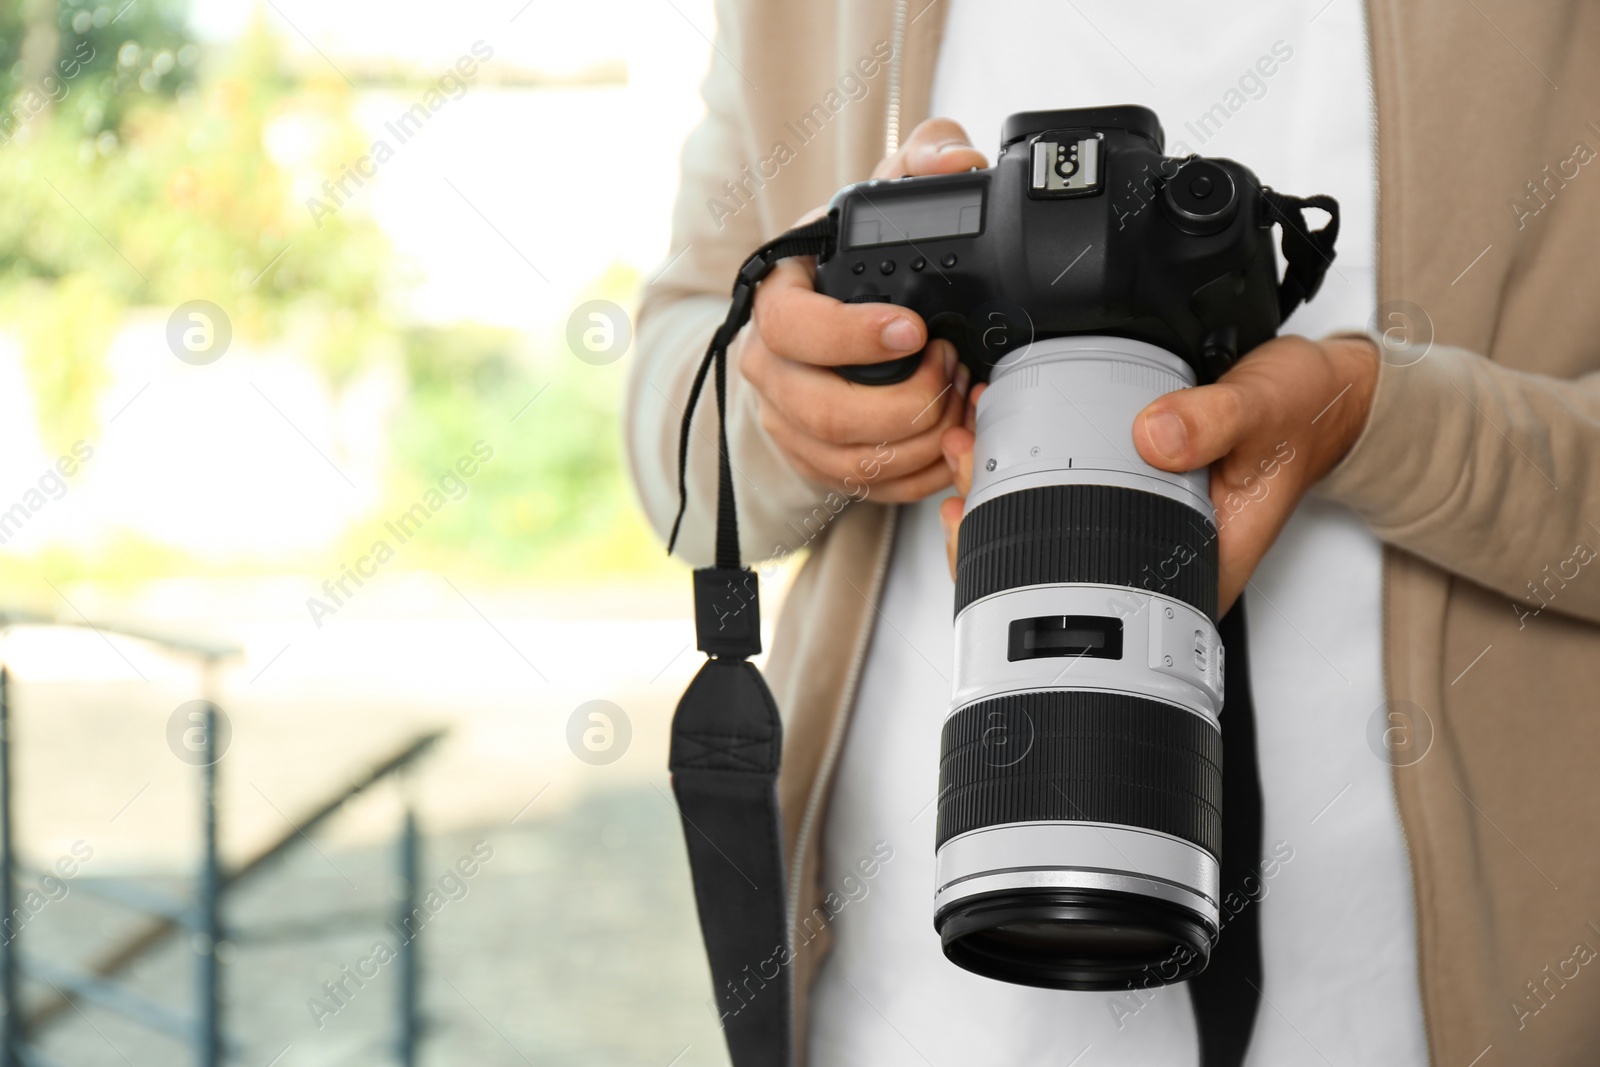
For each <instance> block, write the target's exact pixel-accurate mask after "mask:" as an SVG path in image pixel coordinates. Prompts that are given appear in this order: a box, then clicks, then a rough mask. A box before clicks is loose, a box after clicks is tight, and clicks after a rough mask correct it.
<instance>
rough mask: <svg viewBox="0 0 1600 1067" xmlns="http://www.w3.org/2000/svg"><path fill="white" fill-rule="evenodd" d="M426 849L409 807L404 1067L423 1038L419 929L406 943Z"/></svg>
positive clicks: (404, 865) (401, 926) (403, 912)
mask: <svg viewBox="0 0 1600 1067" xmlns="http://www.w3.org/2000/svg"><path fill="white" fill-rule="evenodd" d="M421 853H422V848H421V839H420V835H419V834H418V833H417V813H416V810H415V809H414V808H412V807H411V805H410V804H409V803H408V804H407V805H406V815H405V822H404V824H403V825H402V826H401V828H400V914H399V916H398V919H399V921H398V922H396V923H395V929H396V930H397V931H398V932H399V933H400V935H401V941H400V949H399V954H400V1004H399V1009H400V1035H399V1037H400V1040H399V1049H398V1051H399V1060H400V1067H416V1065H417V1055H418V1045H419V1043H420V1039H421V1037H422V1014H421V1012H422V968H421V961H420V960H419V959H418V951H417V950H418V948H419V946H418V945H417V937H418V936H420V934H421V932H422V931H421V929H420V928H419V929H418V930H417V931H416V933H414V934H412V936H411V938H410V940H406V939H405V935H406V933H407V932H408V929H409V928H408V927H407V925H406V924H407V922H408V921H409V920H410V919H411V917H412V914H413V912H414V911H415V909H416V908H417V907H418V899H417V898H418V890H419V888H420V886H421V883H422V877H421V873H420V872H421V868H422V855H421Z"/></svg>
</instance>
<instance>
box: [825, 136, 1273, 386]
mask: <svg viewBox="0 0 1600 1067" xmlns="http://www.w3.org/2000/svg"><path fill="white" fill-rule="evenodd" d="M1163 144H1164V135H1163V133H1162V130H1161V124H1160V122H1159V120H1158V119H1157V118H1156V116H1155V114H1154V113H1153V112H1151V111H1150V110H1149V109H1148V108H1143V107H1137V106H1118V107H1102V108H1085V109H1078V110H1062V111H1033V112H1023V113H1019V114H1015V115H1012V116H1010V117H1009V118H1008V119H1007V120H1006V122H1005V126H1004V129H1003V132H1002V135H1001V146H1000V155H999V158H998V160H997V162H996V163H995V165H994V166H993V167H991V168H989V169H987V170H974V171H969V172H967V173H964V174H950V175H935V176H930V177H910V178H895V179H889V180H873V181H866V182H858V183H856V184H854V185H850V186H846V187H845V188H844V189H842V190H840V191H839V193H837V194H836V195H835V196H834V198H833V200H832V202H831V203H830V204H829V209H828V210H829V212H830V213H831V214H832V215H833V216H834V220H835V224H836V226H837V232H838V234H839V239H838V244H837V247H836V249H834V250H832V251H831V253H830V254H828V255H826V256H825V257H824V258H821V259H820V261H819V262H818V265H817V278H816V288H817V291H818V292H821V293H825V294H827V295H829V296H832V297H834V298H836V299H839V300H843V301H846V302H851V303H859V302H867V301H882V302H886V303H892V304H898V305H900V306H902V307H908V308H910V309H912V310H913V311H915V312H917V313H918V314H919V315H921V316H922V317H923V319H924V320H925V321H926V322H927V323H928V327H929V331H930V333H931V334H932V336H934V337H943V338H947V339H949V340H950V341H952V342H954V344H955V346H956V348H957V350H958V351H959V352H960V355H961V358H962V360H963V361H964V362H966V363H967V365H968V366H969V367H970V368H971V370H972V373H973V380H974V381H984V380H986V379H987V376H988V371H989V368H990V367H992V366H993V364H994V363H996V362H997V361H998V360H999V359H1000V358H1002V357H1003V356H1005V355H1007V354H1008V353H1010V352H1013V351H1015V350H1016V349H1018V348H1020V347H1022V346H1024V345H1027V344H1030V343H1032V342H1033V341H1035V340H1043V339H1047V338H1051V337H1061V336H1070V335H1076V334H1095V335H1102V336H1111V337H1124V338H1129V339H1133V340H1138V341H1144V342H1147V343H1149V344H1153V345H1156V346H1158V347H1160V348H1162V349H1165V350H1166V351H1168V352H1171V353H1173V354H1175V355H1177V356H1179V357H1180V358H1182V359H1184V360H1185V361H1186V362H1188V363H1189V364H1190V366H1192V367H1193V368H1194V370H1195V372H1196V376H1197V378H1198V380H1199V381H1201V382H1205V381H1210V380H1214V379H1215V378H1216V377H1217V376H1219V375H1220V374H1221V373H1222V372H1223V371H1225V370H1227V368H1228V367H1229V366H1230V365H1231V364H1232V362H1233V361H1234V359H1235V358H1237V356H1238V355H1239V354H1241V353H1244V352H1248V351H1250V349H1252V348H1254V347H1255V346H1256V345H1259V344H1261V343H1262V342H1264V341H1266V340H1268V339H1269V338H1271V337H1272V336H1273V335H1274V334H1275V333H1276V332H1277V328H1278V324H1279V314H1278V297H1277V289H1278V279H1277V270H1276V261H1275V258H1274V254H1273V248H1272V240H1271V237H1272V231H1271V227H1272V224H1273V223H1274V222H1276V221H1281V220H1279V219H1275V218H1273V217H1272V212H1271V208H1270V206H1269V204H1268V202H1267V198H1266V194H1265V193H1264V191H1263V189H1262V186H1261V184H1260V182H1259V181H1257V179H1256V177H1255V175H1254V174H1252V173H1251V172H1250V170H1249V169H1248V168H1246V167H1244V166H1241V165H1240V164H1238V163H1235V162H1233V161H1232V160H1227V159H1206V158H1202V157H1198V156H1190V157H1188V158H1185V159H1177V158H1172V157H1169V156H1166V155H1164V154H1163V151H1162V147H1163ZM919 358H920V357H919V356H912V357H907V358H906V359H902V360H895V361H892V362H889V363H882V364H876V365H873V366H867V367H850V368H845V370H844V371H843V373H845V374H846V376H847V377H849V378H851V379H853V380H855V381H860V382H863V383H870V384H890V383H893V382H895V381H900V380H903V379H904V378H906V377H909V376H910V375H911V373H913V372H914V371H915V369H916V366H917V363H918V360H919Z"/></svg>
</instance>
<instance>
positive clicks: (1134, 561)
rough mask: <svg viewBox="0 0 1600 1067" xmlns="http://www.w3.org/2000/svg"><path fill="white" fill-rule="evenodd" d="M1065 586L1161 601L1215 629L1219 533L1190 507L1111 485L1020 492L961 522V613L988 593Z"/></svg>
mask: <svg viewBox="0 0 1600 1067" xmlns="http://www.w3.org/2000/svg"><path fill="white" fill-rule="evenodd" d="M1062 582H1082V583H1088V584H1095V585H1123V586H1127V587H1129V588H1131V589H1135V590H1142V591H1145V592H1150V593H1162V594H1165V595H1166V596H1170V597H1172V598H1173V599H1175V600H1181V601H1183V602H1184V603H1185V604H1189V605H1191V606H1192V607H1194V608H1195V609H1196V610H1197V611H1200V612H1201V613H1203V614H1204V615H1205V616H1206V617H1207V618H1208V619H1210V620H1211V621H1212V622H1216V620H1217V534H1216V527H1215V526H1214V525H1212V522H1211V520H1210V519H1209V518H1208V517H1207V516H1205V515H1202V514H1201V513H1200V512H1198V511H1196V510H1195V509H1194V508H1192V507H1190V506H1189V505H1187V504H1184V503H1180V502H1179V501H1176V500H1173V499H1171V498H1169V497H1165V496H1160V495H1158V494H1156V493H1147V492H1144V491H1143V490H1140V489H1125V488H1122V487H1120V486H1114V485H1046V486H1039V487H1036V488H1033V489H1020V490H1018V491H1016V492H1013V493H1006V494H1004V495H1002V496H997V497H995V498H993V499H992V500H987V501H985V502H984V503H982V504H980V505H978V506H977V507H976V508H973V509H972V511H970V512H968V513H967V515H966V517H965V518H963V519H962V520H961V536H960V541H959V543H958V545H957V548H956V614H957V615H959V614H961V612H962V610H963V609H965V608H966V606H967V605H968V604H971V603H972V602H973V601H974V600H979V599H982V598H983V597H986V596H989V595H990V594H992V593H999V592H1002V591H1004V590H1007V589H1018V588H1021V587H1023V586H1029V585H1050V584H1055V583H1062Z"/></svg>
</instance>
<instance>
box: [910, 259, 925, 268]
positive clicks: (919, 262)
mask: <svg viewBox="0 0 1600 1067" xmlns="http://www.w3.org/2000/svg"><path fill="white" fill-rule="evenodd" d="M927 265H928V261H927V260H925V259H923V258H922V257H921V256H918V257H917V258H916V259H913V260H912V261H911V269H912V270H921V269H922V268H923V267H926V266H927Z"/></svg>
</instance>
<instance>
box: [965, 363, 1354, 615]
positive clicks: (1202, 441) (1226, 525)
mask: <svg viewBox="0 0 1600 1067" xmlns="http://www.w3.org/2000/svg"><path fill="white" fill-rule="evenodd" d="M1377 380H1378V350H1377V347H1376V346H1375V345H1373V343H1372V342H1371V341H1368V340H1366V339H1364V338H1351V337H1336V338H1329V339H1328V340H1325V341H1320V342H1319V341H1308V340H1306V339H1305V338H1304V337H1279V338H1276V339H1274V340H1271V341H1268V342H1267V343H1266V344H1264V345H1262V346H1261V347H1260V348H1258V349H1256V350H1255V351H1253V352H1251V353H1250V354H1249V355H1248V356H1246V357H1245V358H1244V359H1242V360H1240V361H1239V362H1238V364H1236V365H1235V366H1234V368H1233V369H1232V370H1230V371H1229V372H1228V373H1227V374H1225V375H1223V376H1222V377H1221V378H1220V379H1219V380H1218V381H1217V382H1216V383H1215V384H1214V385H1203V386H1200V387H1199V388H1196V389H1181V390H1179V391H1177V392H1175V393H1168V394H1166V395H1165V396H1162V397H1159V398H1157V399H1156V400H1154V401H1152V402H1151V403H1150V405H1149V406H1148V407H1146V408H1145V409H1144V410H1143V411H1141V412H1140V413H1139V414H1138V416H1137V417H1135V419H1134V423H1133V426H1132V427H1131V428H1130V429H1131V432H1132V435H1133V443H1134V446H1135V447H1136V448H1137V449H1138V450H1139V455H1140V456H1142V457H1144V461H1145V462H1146V463H1148V464H1150V465H1151V466H1152V467H1159V468H1160V469H1162V470H1167V471H1191V470H1197V469H1198V468H1200V467H1204V466H1206V465H1207V464H1211V506H1212V507H1213V508H1214V509H1215V511H1216V522H1217V528H1218V534H1217V554H1218V563H1219V568H1218V569H1219V574H1218V584H1219V587H1220V588H1219V590H1218V592H1219V598H1218V602H1217V603H1218V608H1219V610H1220V611H1222V612H1226V611H1227V610H1228V609H1229V608H1231V607H1232V606H1233V602H1234V601H1235V600H1237V599H1238V598H1239V594H1240V593H1241V592H1242V591H1243V590H1244V587H1245V583H1246V582H1248V581H1249V580H1250V575H1251V574H1253V573H1254V572H1255V569H1256V565H1257V564H1259V563H1260V562H1261V557H1262V556H1265V555H1266V554H1267V549H1269V548H1271V547H1272V542H1273V541H1275V540H1277V537H1278V533H1279V532H1280V531H1281V530H1282V529H1283V527H1284V524H1285V523H1287V522H1288V521H1289V516H1290V515H1291V514H1292V513H1293V512H1294V509H1295V506H1296V505H1298V504H1299V503H1300V498H1301V497H1303V496H1305V494H1306V492H1307V491H1308V490H1309V489H1310V488H1311V487H1312V486H1313V485H1315V484H1316V483H1317V482H1318V481H1320V480H1321V478H1322V476H1323V475H1325V474H1327V473H1328V471H1330V470H1332V469H1333V467H1334V465H1335V464H1336V463H1338V462H1339V461H1340V460H1341V459H1343V458H1344V455H1345V453H1346V452H1348V451H1350V446H1351V445H1353V444H1355V441H1356V438H1357V437H1359V436H1360V435H1361V430H1362V428H1363V427H1364V426H1365V425H1366V423H1367V413H1368V411H1369V410H1371V407H1372V391H1373V388H1374V386H1375V385H1376V384H1377ZM982 393H983V387H982V386H979V387H977V388H976V389H973V390H972V399H971V403H970V404H969V411H968V416H967V419H966V420H965V424H964V425H963V426H958V427H954V428H952V429H950V430H948V431H946V432H945V435H944V440H943V444H944V451H945V458H946V460H947V462H948V463H949V464H950V468H951V470H952V471H953V472H954V474H955V483H956V488H957V490H958V491H959V492H960V493H961V494H962V495H961V496H960V497H951V498H950V499H949V500H946V501H945V502H944V505H943V506H942V508H941V509H940V512H939V517H940V519H942V520H943V522H944V525H945V530H946V533H947V535H948V542H949V551H950V570H951V573H952V574H954V573H955V561H956V532H957V527H958V525H959V524H960V522H961V513H962V508H963V506H964V504H965V500H964V498H965V496H966V494H967V492H968V491H969V490H970V489H971V487H972V440H973V438H972V411H974V410H976V403H977V398H978V397H979V396H980V395H981V394H982Z"/></svg>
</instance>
